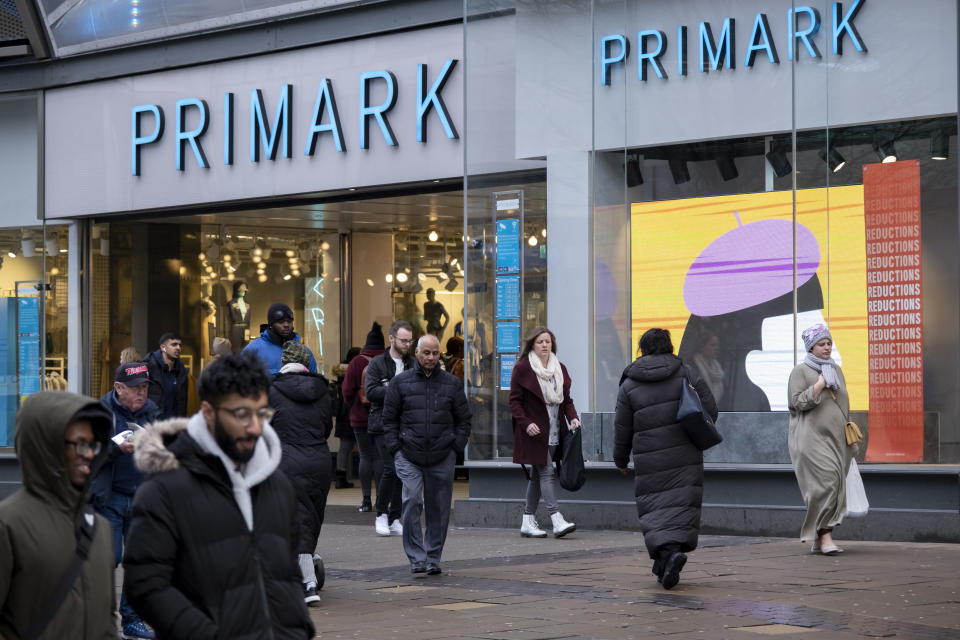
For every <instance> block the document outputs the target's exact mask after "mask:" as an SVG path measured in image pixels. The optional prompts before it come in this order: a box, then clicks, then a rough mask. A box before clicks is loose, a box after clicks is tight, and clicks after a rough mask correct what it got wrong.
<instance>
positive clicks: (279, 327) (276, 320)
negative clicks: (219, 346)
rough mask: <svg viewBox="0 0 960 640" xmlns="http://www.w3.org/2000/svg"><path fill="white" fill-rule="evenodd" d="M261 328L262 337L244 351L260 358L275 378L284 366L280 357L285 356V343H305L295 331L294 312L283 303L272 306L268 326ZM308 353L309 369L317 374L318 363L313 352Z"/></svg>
mask: <svg viewBox="0 0 960 640" xmlns="http://www.w3.org/2000/svg"><path fill="white" fill-rule="evenodd" d="M260 328H261V329H262V331H261V332H260V337H259V338H257V339H256V340H254V341H252V342H251V343H250V344H248V345H247V346H246V347H244V348H243V350H244V351H249V352H251V353H253V354H255V355H256V356H257V357H258V358H260V360H262V361H263V364H265V365H266V367H267V371H268V372H269V373H270V375H271V376H275V375H277V372H278V371H280V367H281V366H283V365H281V364H280V356H281V355H282V354H283V345H284V343H286V342H287V341H288V340H296V341H297V342H303V341H302V340H301V339H300V336H299V335H298V334H297V333H296V332H295V331H294V330H293V311H291V310H290V307H288V306H287V305H285V304H284V303H282V302H274V303H273V304H272V305H270V309H269V310H268V311H267V324H265V325H260ZM307 353H309V354H310V364H309V365H308V366H307V368H308V369H309V370H310V373H316V372H317V361H316V359H314V357H313V352H311V351H310V349H309V348H308V349H307Z"/></svg>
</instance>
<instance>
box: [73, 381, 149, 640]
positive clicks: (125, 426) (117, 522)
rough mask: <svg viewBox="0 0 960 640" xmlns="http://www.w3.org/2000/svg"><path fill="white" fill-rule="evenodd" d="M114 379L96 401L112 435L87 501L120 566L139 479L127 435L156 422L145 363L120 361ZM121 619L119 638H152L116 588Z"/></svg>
mask: <svg viewBox="0 0 960 640" xmlns="http://www.w3.org/2000/svg"><path fill="white" fill-rule="evenodd" d="M113 380H114V381H113V391H111V392H110V393H108V394H107V395H105V396H103V397H102V398H100V402H102V403H103V404H104V406H106V407H107V409H109V410H110V411H111V412H113V436H114V439H113V440H111V442H110V445H109V448H110V451H109V453H108V454H107V458H106V461H105V462H104V464H103V466H102V467H100V470H99V471H98V472H97V475H96V477H95V478H94V479H93V483H92V485H91V488H90V501H91V502H92V503H93V507H94V509H96V510H97V512H99V513H100V514H101V515H102V516H103V517H105V518H106V519H107V520H108V521H109V522H110V529H111V530H112V531H113V557H114V564H120V559H121V558H122V557H123V545H124V543H125V541H126V537H127V530H128V529H129V527H130V508H131V506H132V505H133V494H134V493H136V492H137V487H139V486H140V482H141V481H142V480H143V475H142V474H141V473H140V472H139V471H137V469H136V467H135V466H134V465H133V442H131V440H130V439H129V436H132V435H133V433H135V432H137V431H138V430H139V427H145V426H147V425H148V424H149V423H151V422H153V421H155V420H157V419H158V418H159V417H160V408H159V407H158V406H157V405H156V403H154V402H153V400H150V399H149V398H148V397H147V394H148V388H149V386H150V372H149V367H148V366H147V363H146V362H129V363H127V364H122V365H120V366H119V367H118V368H117V373H116V375H115V376H114V378H113ZM125 431H131V433H130V434H128V437H126V438H119V436H120V435H121V434H123V433H124V432H125ZM118 439H119V444H118ZM120 617H121V629H122V631H123V637H124V638H153V637H154V634H153V632H152V631H151V630H150V629H149V628H148V627H147V626H146V625H145V624H144V623H143V622H142V621H141V620H140V617H139V616H138V615H137V614H136V612H135V611H134V610H133V608H132V607H131V606H130V605H129V604H128V603H127V596H126V589H121V591H120Z"/></svg>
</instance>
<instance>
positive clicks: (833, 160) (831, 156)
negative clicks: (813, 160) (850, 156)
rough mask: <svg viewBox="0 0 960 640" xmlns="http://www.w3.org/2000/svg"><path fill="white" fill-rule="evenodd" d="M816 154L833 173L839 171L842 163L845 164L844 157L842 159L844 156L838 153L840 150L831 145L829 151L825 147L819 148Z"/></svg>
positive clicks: (842, 165)
mask: <svg viewBox="0 0 960 640" xmlns="http://www.w3.org/2000/svg"><path fill="white" fill-rule="evenodd" d="M817 155H819V156H820V159H821V160H823V161H824V162H826V163H827V164H828V165H829V166H830V171H833V172H834V173H836V172H837V171H840V169H843V167H844V165H846V164H847V161H846V159H844V157H843V156H842V155H840V152H839V151H837V150H836V149H835V148H834V147H833V146H831V147H830V151H829V153H828V152H827V150H826V149H820V151H819V152H818V153H817Z"/></svg>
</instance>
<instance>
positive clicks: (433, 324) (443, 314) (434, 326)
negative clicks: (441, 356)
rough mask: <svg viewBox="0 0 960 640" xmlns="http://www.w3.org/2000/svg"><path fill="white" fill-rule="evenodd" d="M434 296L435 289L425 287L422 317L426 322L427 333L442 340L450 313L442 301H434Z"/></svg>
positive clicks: (435, 293)
mask: <svg viewBox="0 0 960 640" xmlns="http://www.w3.org/2000/svg"><path fill="white" fill-rule="evenodd" d="M436 297H437V292H436V291H434V290H433V289H427V301H426V302H424V303H423V319H424V320H425V321H426V323H427V333H432V334H433V335H435V336H437V339H438V340H442V339H443V332H444V331H446V329H447V324H449V322H450V314H449V313H447V310H446V309H444V308H443V304H442V303H440V302H437V301H436Z"/></svg>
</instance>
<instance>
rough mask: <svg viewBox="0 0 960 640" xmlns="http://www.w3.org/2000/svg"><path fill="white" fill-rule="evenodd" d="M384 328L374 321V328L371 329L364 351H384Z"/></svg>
mask: <svg viewBox="0 0 960 640" xmlns="http://www.w3.org/2000/svg"><path fill="white" fill-rule="evenodd" d="M384 344H385V343H384V341H383V327H381V326H380V323H379V322H376V321H374V323H373V326H372V327H370V333H368V334H367V341H366V342H365V343H364V345H363V348H364V349H383V348H384Z"/></svg>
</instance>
